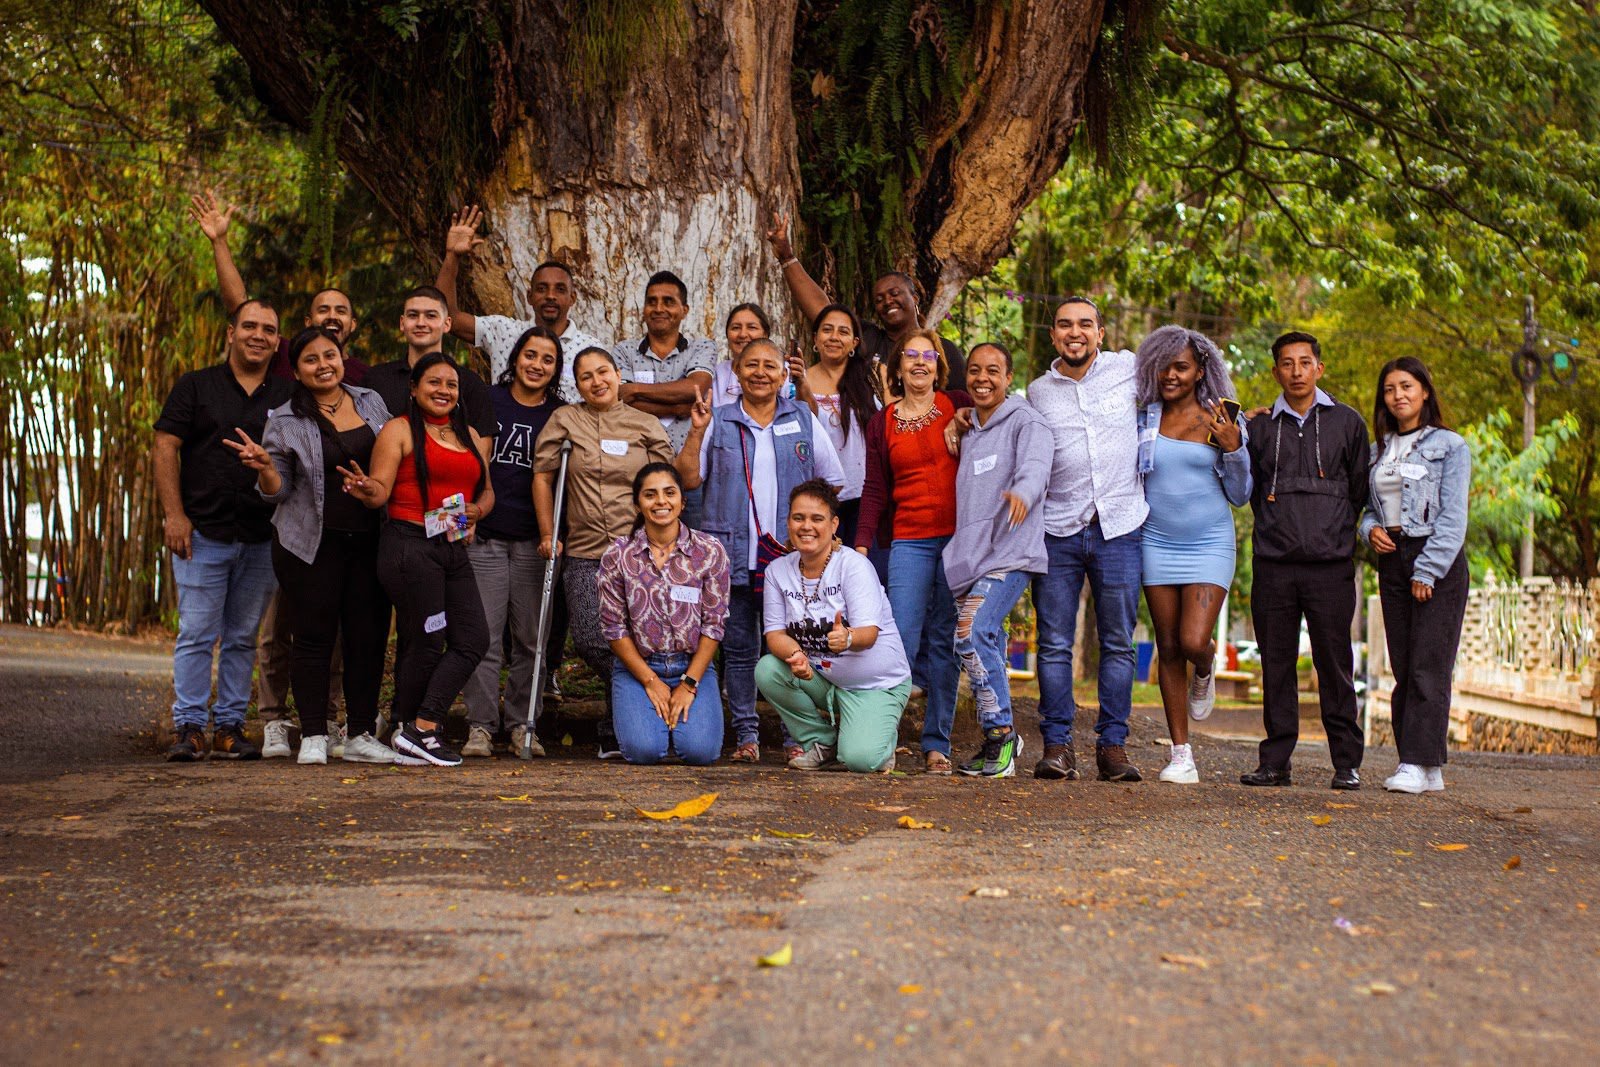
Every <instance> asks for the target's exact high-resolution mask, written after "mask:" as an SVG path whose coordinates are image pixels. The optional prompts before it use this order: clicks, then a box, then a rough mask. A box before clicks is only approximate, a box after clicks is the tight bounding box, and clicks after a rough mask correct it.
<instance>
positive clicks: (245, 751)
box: [211, 726, 261, 759]
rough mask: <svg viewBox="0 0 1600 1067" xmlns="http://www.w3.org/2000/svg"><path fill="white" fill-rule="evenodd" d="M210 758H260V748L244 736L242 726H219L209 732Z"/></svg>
mask: <svg viewBox="0 0 1600 1067" xmlns="http://www.w3.org/2000/svg"><path fill="white" fill-rule="evenodd" d="M211 758H212V759H260V758H261V750H260V749H259V748H257V747H256V746H254V745H252V744H251V743H250V741H249V739H247V738H246V737H245V736H244V727H243V726H219V727H217V728H216V730H214V731H212V734H211Z"/></svg>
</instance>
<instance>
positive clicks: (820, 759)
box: [789, 741, 949, 773]
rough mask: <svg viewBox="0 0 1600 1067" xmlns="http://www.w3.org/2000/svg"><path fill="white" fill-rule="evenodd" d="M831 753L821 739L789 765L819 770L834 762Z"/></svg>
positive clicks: (830, 749)
mask: <svg viewBox="0 0 1600 1067" xmlns="http://www.w3.org/2000/svg"><path fill="white" fill-rule="evenodd" d="M833 753H834V748H833V746H832V745H825V744H823V743H822V742H821V741H815V742H813V743H812V745H811V747H810V748H808V749H805V750H803V751H802V752H801V753H800V755H798V756H796V757H795V758H794V759H792V760H790V761H789V766H791V767H793V768H794V769H795V770H797V771H820V770H821V769H822V768H824V767H826V766H828V765H829V764H832V763H834V762H835V760H834V755H833ZM946 773H949V772H946Z"/></svg>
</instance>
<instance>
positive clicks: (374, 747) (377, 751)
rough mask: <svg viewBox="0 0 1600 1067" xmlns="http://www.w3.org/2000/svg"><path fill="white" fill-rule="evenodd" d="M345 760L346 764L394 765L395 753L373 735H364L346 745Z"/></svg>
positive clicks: (352, 739) (354, 738) (347, 742)
mask: <svg viewBox="0 0 1600 1067" xmlns="http://www.w3.org/2000/svg"><path fill="white" fill-rule="evenodd" d="M343 759H344V761H345V762H346V763H393V762H394V759H395V753H394V749H392V748H390V747H389V746H388V745H386V744H384V743H383V742H382V741H379V740H378V739H377V738H376V737H373V736H372V735H371V734H362V735H361V736H360V737H352V738H350V740H348V741H346V742H345V743H344V756H343Z"/></svg>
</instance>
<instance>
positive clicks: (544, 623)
mask: <svg viewBox="0 0 1600 1067" xmlns="http://www.w3.org/2000/svg"><path fill="white" fill-rule="evenodd" d="M571 458H572V438H570V437H569V438H567V439H566V440H565V441H562V442H561V467H560V469H559V470H557V471H556V501H555V507H554V509H553V510H552V514H551V517H550V558H549V559H548V560H546V561H545V564H544V584H543V585H542V586H541V587H540V589H539V626H538V631H539V634H538V637H537V638H536V639H535V641H534V646H533V694H532V695H531V696H529V697H528V727H527V729H526V730H524V731H523V734H522V751H521V752H520V753H519V755H520V756H521V757H522V758H523V759H532V758H533V724H534V723H536V722H538V721H539V712H540V711H542V710H543V709H544V666H545V664H544V661H545V645H546V644H548V643H549V641H550V601H551V600H552V599H553V598H554V597H555V592H556V560H557V559H558V558H559V557H560V552H559V550H558V549H557V547H556V546H557V545H559V544H560V541H561V506H562V505H563V504H564V503H565V502H566V496H567V460H569V459H571Z"/></svg>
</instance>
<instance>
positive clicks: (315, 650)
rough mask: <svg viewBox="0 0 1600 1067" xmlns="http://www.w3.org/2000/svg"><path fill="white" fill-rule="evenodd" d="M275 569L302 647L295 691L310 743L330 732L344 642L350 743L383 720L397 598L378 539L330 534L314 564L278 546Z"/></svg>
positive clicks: (292, 679)
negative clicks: (334, 677)
mask: <svg viewBox="0 0 1600 1067" xmlns="http://www.w3.org/2000/svg"><path fill="white" fill-rule="evenodd" d="M272 569H273V572H274V573H275V574H277V576H278V585H279V586H281V587H282V589H283V604H282V610H285V611H287V612H288V616H289V628H290V631H291V632H292V633H293V634H294V646H293V648H292V650H291V652H290V656H289V685H290V687H291V688H292V689H293V690H294V703H295V707H297V708H298V709H299V710H300V731H301V733H302V734H304V735H305V736H307V737H316V736H318V735H319V734H326V733H327V732H328V677H329V675H330V674H331V673H332V668H331V663H332V660H333V648H334V643H335V642H336V641H337V640H338V639H339V636H340V633H341V631H342V632H343V635H344V703H345V709H346V711H347V712H348V715H349V721H348V723H347V725H348V727H349V730H350V736H352V737H357V736H360V735H361V734H364V733H370V732H371V731H372V729H373V728H374V726H376V724H377V720H378V687H379V684H380V683H381V682H382V680H383V653H384V648H385V646H386V645H387V644H388V643H389V598H388V597H386V596H385V595H384V592H383V586H382V585H381V584H379V582H378V534H377V531H373V532H372V533H341V532H339V531H337V530H324V531H323V532H322V544H321V545H319V546H318V548H317V558H316V559H314V560H312V561H311V562H310V563H307V562H306V561H305V560H303V559H301V558H300V557H299V556H296V555H295V554H294V553H292V552H290V551H288V550H287V549H285V548H283V547H282V546H281V545H279V544H278V542H277V541H276V540H274V541H273V543H272Z"/></svg>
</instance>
